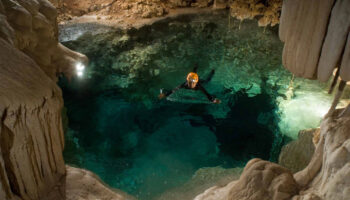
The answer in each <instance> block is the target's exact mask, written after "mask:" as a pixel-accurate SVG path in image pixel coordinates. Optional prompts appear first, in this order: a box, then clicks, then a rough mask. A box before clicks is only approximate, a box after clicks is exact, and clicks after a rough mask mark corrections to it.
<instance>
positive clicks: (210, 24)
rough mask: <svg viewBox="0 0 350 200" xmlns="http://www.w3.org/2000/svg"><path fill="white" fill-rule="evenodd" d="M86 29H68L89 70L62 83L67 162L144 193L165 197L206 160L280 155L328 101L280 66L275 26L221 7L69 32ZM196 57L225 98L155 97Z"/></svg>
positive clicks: (223, 163)
mask: <svg viewBox="0 0 350 200" xmlns="http://www.w3.org/2000/svg"><path fill="white" fill-rule="evenodd" d="M89 27H92V28H91V29H94V26H91V25H89V24H86V25H80V27H68V26H67V27H61V29H62V30H61V31H62V32H64V33H65V35H63V36H62V37H61V40H62V41H65V42H64V44H65V45H66V46H68V47H69V48H71V49H73V50H75V51H79V52H82V53H84V54H85V55H87V56H88V57H89V59H90V64H89V66H88V67H87V69H86V71H85V73H84V75H82V76H81V77H76V78H74V79H73V80H71V81H67V80H66V79H65V78H62V79H61V80H60V83H59V84H60V86H61V88H62V90H63V97H64V101H65V108H66V109H65V110H66V115H65V116H66V117H67V118H68V128H67V131H66V147H65V151H64V157H65V161H66V162H67V163H68V164H71V165H76V166H79V167H82V168H87V169H89V170H91V171H93V172H95V173H96V174H98V175H99V176H100V177H101V178H102V180H103V181H105V182H106V183H108V184H109V185H110V186H112V187H115V188H119V189H122V190H123V191H126V192H128V193H130V194H132V195H135V196H136V197H139V198H140V199H161V196H162V194H164V193H165V192H166V191H168V190H170V189H172V188H176V187H181V185H183V184H184V183H186V182H187V181H189V180H190V179H191V177H192V176H193V175H194V174H195V172H196V171H197V170H199V169H202V168H204V167H217V166H220V167H222V168H233V167H243V166H244V164H245V163H246V162H247V161H248V160H249V159H251V158H255V157H258V158H262V159H265V160H271V161H277V159H278V155H279V152H280V149H281V147H282V146H283V145H284V144H285V143H287V142H288V141H290V140H293V139H295V138H296V135H297V131H298V130H300V129H303V128H313V127H316V126H318V124H319V121H320V120H321V118H322V116H323V114H325V112H326V111H327V110H326V109H327V108H328V106H329V105H330V97H328V96H327V95H326V92H325V90H324V88H325V87H326V85H322V84H319V83H314V82H311V81H308V80H301V79H298V78H293V77H292V75H291V74H290V73H289V72H287V71H286V70H285V69H284V68H283V67H282V64H281V53H282V43H281V42H280V41H279V39H278V33H277V30H278V28H277V27H274V28H267V29H266V30H264V28H260V27H257V25H256V21H254V20H252V21H245V22H243V23H242V24H240V22H239V21H236V20H233V19H230V20H228V15H227V13H226V12H215V13H214V14H213V13H210V14H196V15H184V16H179V17H176V18H174V19H165V20H162V21H158V22H155V23H154V24H152V25H146V26H143V27H142V28H139V29H135V28H131V29H127V30H111V29H108V31H105V32H102V33H91V32H89V31H87V33H85V34H81V35H80V36H79V37H78V38H76V39H74V40H65V37H68V36H69V30H71V31H73V32H74V31H76V30H78V29H89ZM65 31H66V32H65ZM67 32H68V33H67ZM195 64H198V66H199V69H198V73H199V76H200V78H201V77H203V78H205V77H206V76H207V75H208V74H209V73H210V71H211V70H213V69H214V70H215V74H214V76H213V78H212V80H211V81H210V82H209V83H208V84H206V85H205V87H206V89H207V90H208V91H209V92H210V93H211V94H213V95H215V96H216V97H218V98H220V99H221V100H222V103H221V104H218V105H217V104H209V103H206V102H205V101H204V100H203V99H201V98H202V97H200V95H199V94H193V95H194V96H195V98H194V100H193V99H191V98H190V99H187V100H186V99H179V100H177V101H168V100H158V99H157V95H158V94H159V90H160V89H161V88H166V89H172V88H174V87H176V86H177V85H179V84H181V83H182V82H183V81H184V80H185V78H186V75H187V73H188V72H190V71H191V70H192V68H193V66H194V65H195ZM319 96H322V98H318V97H319ZM320 99H322V101H321V100H320ZM312 102H313V103H312ZM315 102H316V105H315ZM315 107H317V109H316V111H317V112H315V109H314V108H315ZM296 115H297V116H296ZM303 116H305V117H303ZM297 119H298V120H299V121H295V120H297ZM227 173H232V172H231V171H230V172H227ZM217 176H222V177H224V176H227V174H222V173H218V175H217Z"/></svg>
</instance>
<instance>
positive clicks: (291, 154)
mask: <svg viewBox="0 0 350 200" xmlns="http://www.w3.org/2000/svg"><path fill="white" fill-rule="evenodd" d="M319 131H320V130H319V129H310V130H302V131H300V132H299V134H298V139H297V140H296V141H292V142H291V143H289V144H287V145H285V146H283V148H282V150H281V153H280V155H279V159H278V164H280V165H282V166H283V167H285V168H287V169H290V170H291V171H292V172H293V173H295V172H298V171H300V170H302V169H304V168H305V167H306V166H307V165H308V164H309V162H310V160H311V158H312V155H313V154H314V151H315V144H314V142H313V139H314V137H317V134H319Z"/></svg>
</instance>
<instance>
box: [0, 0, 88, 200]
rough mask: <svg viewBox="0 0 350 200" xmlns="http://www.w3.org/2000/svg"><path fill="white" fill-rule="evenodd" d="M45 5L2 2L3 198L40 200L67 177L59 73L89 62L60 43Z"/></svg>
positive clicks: (35, 0) (42, 1)
mask: <svg viewBox="0 0 350 200" xmlns="http://www.w3.org/2000/svg"><path fill="white" fill-rule="evenodd" d="M56 16H57V12H56V9H55V8H54V7H53V6H52V5H51V4H50V3H49V2H48V1H46V0H16V1H15V0H2V1H1V2H0V19H1V20H0V24H1V26H0V119H1V122H0V199H4V200H13V199H22V200H37V199H41V198H42V197H44V196H46V194H47V193H48V192H49V191H50V190H52V189H53V187H54V186H55V185H56V184H57V182H58V181H59V180H60V179H61V178H62V177H63V176H64V174H65V165H64V160H63V156H62V151H63V148H64V136H63V130H62V119H61V118H62V117H61V110H62V107H63V99H62V94H61V90H60V89H59V88H58V86H57V85H56V83H55V81H56V79H57V74H59V73H61V72H64V73H66V74H67V75H68V76H69V75H71V74H72V73H73V72H74V70H75V69H74V65H75V63H77V62H87V58H86V57H85V56H84V55H81V54H79V53H76V52H73V51H71V50H69V49H67V48H65V47H64V46H62V45H61V44H59V43H58V39H57V37H58V36H57V35H58V34H57V33H58V32H57V30H58V29H57V23H56Z"/></svg>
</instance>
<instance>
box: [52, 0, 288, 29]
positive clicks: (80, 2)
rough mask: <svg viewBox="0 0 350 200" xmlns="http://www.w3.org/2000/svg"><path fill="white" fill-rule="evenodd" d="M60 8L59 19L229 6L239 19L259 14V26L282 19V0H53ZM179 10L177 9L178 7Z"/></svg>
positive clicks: (146, 14)
mask: <svg viewBox="0 0 350 200" xmlns="http://www.w3.org/2000/svg"><path fill="white" fill-rule="evenodd" d="M50 1H51V2H52V3H53V4H54V5H55V6H56V7H57V8H58V10H59V21H64V20H69V19H72V18H73V17H74V16H82V15H101V16H104V17H106V16H107V17H106V18H107V19H110V20H113V19H115V20H117V19H120V18H125V17H128V18H129V17H132V18H139V17H141V18H151V17H160V16H164V15H166V14H167V13H169V12H170V11H171V10H174V9H176V8H185V7H192V8H206V7H212V8H214V9H224V8H230V9H231V12H230V13H231V15H232V17H236V18H238V19H239V20H244V19H253V18H255V17H259V26H267V25H271V26H274V25H276V24H278V23H279V17H280V13H281V7H282V0H267V1H264V2H262V1H259V0H249V1H247V0H234V1H229V0H193V1H192V0H168V1H161V0H147V1H144V0H122V1H116V0H95V1H90V0H50ZM175 12H176V11H175Z"/></svg>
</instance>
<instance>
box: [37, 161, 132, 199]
mask: <svg viewBox="0 0 350 200" xmlns="http://www.w3.org/2000/svg"><path fill="white" fill-rule="evenodd" d="M66 169H67V170H66V171H67V175H66V176H65V177H64V178H63V179H62V180H61V182H60V183H59V184H58V185H57V186H56V187H55V190H53V191H51V193H49V194H48V195H47V196H46V197H45V198H43V200H58V199H62V200H63V199H65V200H96V199H99V200H111V199H113V200H135V198H134V197H132V196H129V195H128V194H126V193H124V192H122V191H119V190H116V189H113V190H112V189H110V188H108V187H107V186H106V185H105V184H104V183H103V182H102V181H101V180H100V179H99V178H98V177H97V176H96V175H95V174H93V173H92V172H90V171H87V170H84V169H79V168H74V167H70V166H66Z"/></svg>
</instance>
